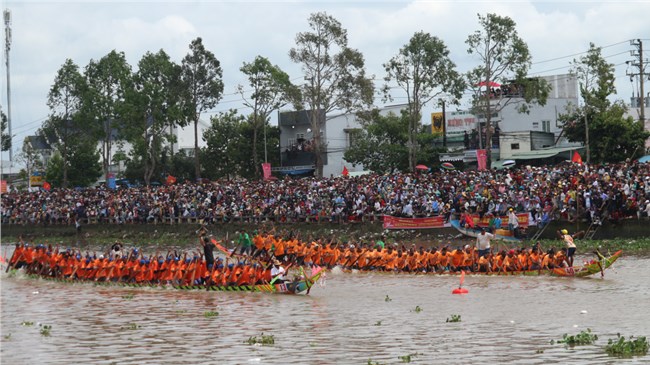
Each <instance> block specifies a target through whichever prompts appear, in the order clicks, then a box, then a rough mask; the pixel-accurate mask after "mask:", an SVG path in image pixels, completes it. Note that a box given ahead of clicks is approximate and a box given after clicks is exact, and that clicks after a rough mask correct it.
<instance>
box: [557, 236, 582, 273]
mask: <svg viewBox="0 0 650 365" xmlns="http://www.w3.org/2000/svg"><path fill="white" fill-rule="evenodd" d="M583 234H584V232H583V231H580V232H577V233H575V234H573V235H570V234H569V231H567V230H566V229H562V230H558V231H557V235H558V236H559V237H560V239H561V240H563V241H564V244H565V245H566V250H565V255H566V263H567V265H569V267H573V256H574V255H575V253H576V244H575V242H574V238H579V237H580V236H581V235H583Z"/></svg>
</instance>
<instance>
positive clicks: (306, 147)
mask: <svg viewBox="0 0 650 365" xmlns="http://www.w3.org/2000/svg"><path fill="white" fill-rule="evenodd" d="M404 108H406V104H400V105H391V106H386V107H383V108H381V109H380V114H382V115H387V114H388V113H390V112H392V113H394V114H397V115H399V114H400V111H401V110H402V109H404ZM308 113H309V111H307V110H301V111H290V112H281V113H280V116H279V121H278V126H279V128H280V166H274V167H272V168H271V170H272V171H274V172H277V173H281V174H286V175H294V176H311V175H313V174H314V171H315V169H316V165H315V161H316V155H315V154H314V151H313V138H314V131H312V130H311V123H310V122H309V116H308ZM321 113H322V117H324V118H327V121H326V122H325V126H324V128H323V130H321V131H320V133H321V138H322V142H323V151H322V159H323V177H330V176H334V177H335V176H340V175H341V173H342V172H343V166H345V167H346V168H347V170H348V171H349V173H351V174H355V173H358V172H362V171H364V168H363V165H356V166H352V164H350V163H347V162H346V161H345V160H344V159H343V155H344V154H345V151H347V150H348V149H349V148H350V147H351V146H352V145H353V144H354V140H353V138H352V137H351V136H352V134H351V132H352V131H354V130H358V129H361V128H362V125H361V123H360V122H359V121H358V120H357V116H356V115H355V114H345V113H341V114H331V115H327V116H325V115H324V111H321Z"/></svg>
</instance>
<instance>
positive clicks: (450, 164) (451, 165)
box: [441, 162, 456, 170]
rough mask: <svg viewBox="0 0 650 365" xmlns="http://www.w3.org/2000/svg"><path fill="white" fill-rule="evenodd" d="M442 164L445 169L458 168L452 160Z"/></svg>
mask: <svg viewBox="0 0 650 365" xmlns="http://www.w3.org/2000/svg"><path fill="white" fill-rule="evenodd" d="M441 166H442V168H443V169H445V170H455V169H456V166H454V164H452V163H451V162H445V163H443V164H442V165H441Z"/></svg>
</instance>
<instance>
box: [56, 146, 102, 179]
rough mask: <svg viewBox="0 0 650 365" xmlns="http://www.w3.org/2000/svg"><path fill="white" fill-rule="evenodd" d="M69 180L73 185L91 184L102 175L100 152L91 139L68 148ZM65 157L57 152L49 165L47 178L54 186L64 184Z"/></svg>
mask: <svg viewBox="0 0 650 365" xmlns="http://www.w3.org/2000/svg"><path fill="white" fill-rule="evenodd" d="M68 153H69V154H70V155H69V156H68V159H67V161H68V169H67V174H68V182H69V184H70V185H71V186H81V187H86V186H90V185H92V184H93V183H95V182H96V181H97V179H98V178H99V177H100V176H101V175H102V168H101V165H100V163H99V153H98V152H97V151H96V150H95V148H94V144H91V143H90V142H89V141H87V142H84V143H80V144H79V145H77V146H75V147H74V150H73V149H72V148H70V147H69V148H68ZM64 164H65V162H64V159H63V158H62V156H61V155H60V154H59V153H55V154H54V155H53V156H52V158H50V161H49V162H48V165H47V172H46V174H45V178H46V180H47V181H48V182H49V183H50V184H52V186H59V187H61V186H63V183H64V179H63V173H64V167H63V166H64Z"/></svg>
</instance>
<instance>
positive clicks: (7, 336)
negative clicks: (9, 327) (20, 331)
mask: <svg viewBox="0 0 650 365" xmlns="http://www.w3.org/2000/svg"><path fill="white" fill-rule="evenodd" d="M3 337H4V339H5V340H7V341H8V340H11V333H10V334H8V335H4V336H3Z"/></svg>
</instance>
